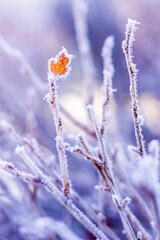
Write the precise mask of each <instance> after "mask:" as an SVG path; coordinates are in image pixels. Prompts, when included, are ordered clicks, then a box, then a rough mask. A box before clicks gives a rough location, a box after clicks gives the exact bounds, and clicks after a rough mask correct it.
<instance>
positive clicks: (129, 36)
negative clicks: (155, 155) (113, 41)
mask: <svg viewBox="0 0 160 240" xmlns="http://www.w3.org/2000/svg"><path fill="white" fill-rule="evenodd" d="M136 24H139V23H138V22H136V21H134V20H131V19H128V24H127V25H126V39H125V40H124V41H123V42H122V48H123V52H124V54H125V58H126V63H127V67H128V72H129V77H130V95H131V104H132V114H133V119H134V127H135V136H136V141H137V148H138V151H139V154H140V156H141V157H143V156H144V155H145V147H144V140H143V135H142V129H141V125H142V124H143V121H142V116H140V114H139V106H138V97H137V84H136V81H137V69H136V64H134V63H133V62H132V58H133V56H132V45H133V41H134V32H135V30H136V29H137V28H136Z"/></svg>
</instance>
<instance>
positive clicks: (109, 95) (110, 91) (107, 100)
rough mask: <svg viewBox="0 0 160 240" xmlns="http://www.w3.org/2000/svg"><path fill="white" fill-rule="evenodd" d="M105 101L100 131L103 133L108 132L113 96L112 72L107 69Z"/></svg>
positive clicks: (104, 91)
mask: <svg viewBox="0 0 160 240" xmlns="http://www.w3.org/2000/svg"><path fill="white" fill-rule="evenodd" d="M103 75H104V80H103V102H102V122H101V129H100V132H101V134H102V135H103V134H104V133H105V132H106V127H107V120H108V109H109V103H110V101H111V99H112V96H113V91H114V90H113V88H112V78H111V73H110V72H109V71H107V70H104V71H103Z"/></svg>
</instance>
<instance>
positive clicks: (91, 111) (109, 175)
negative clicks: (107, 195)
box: [87, 105, 114, 193]
mask: <svg viewBox="0 0 160 240" xmlns="http://www.w3.org/2000/svg"><path fill="white" fill-rule="evenodd" d="M87 109H88V112H89V115H90V118H91V120H92V123H93V127H94V129H95V132H96V136H97V140H98V145H99V148H100V152H101V156H102V161H103V163H104V166H105V170H106V174H107V180H108V185H109V188H110V191H111V193H113V192H114V190H113V189H114V183H113V177H112V173H111V163H110V161H109V158H108V154H107V151H106V146H105V143H104V138H103V136H102V135H101V133H100V126H99V123H98V120H97V118H96V115H95V112H94V109H93V106H92V105H88V107H87Z"/></svg>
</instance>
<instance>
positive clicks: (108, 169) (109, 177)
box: [87, 105, 136, 240]
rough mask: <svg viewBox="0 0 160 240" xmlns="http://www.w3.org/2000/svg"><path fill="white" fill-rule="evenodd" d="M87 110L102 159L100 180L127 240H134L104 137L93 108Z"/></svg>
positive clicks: (90, 106) (89, 107)
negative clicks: (109, 195)
mask: <svg viewBox="0 0 160 240" xmlns="http://www.w3.org/2000/svg"><path fill="white" fill-rule="evenodd" d="M87 108H88V111H89V114H90V117H91V120H92V123H93V126H94V128H95V132H96V134H97V140H98V143H99V148H100V154H101V157H102V160H103V163H104V166H103V170H104V171H103V172H104V177H102V178H103V179H104V182H105V184H106V187H107V188H108V191H109V192H110V193H111V194H112V198H113V202H114V204H115V206H116V207H117V209H118V211H119V214H120V217H121V219H122V223H123V226H124V229H125V232H126V235H127V237H128V239H132V240H135V239H136V237H135V234H134V231H133V229H132V227H131V225H130V222H129V220H128V218H127V214H126V212H125V208H124V207H123V206H122V202H123V201H122V199H121V198H120V196H119V193H118V191H117V187H116V184H115V180H114V176H113V173H112V166H111V162H110V160H109V157H108V154H107V151H106V146H105V143H104V137H103V135H101V133H100V127H99V124H98V120H97V118H96V115H95V112H94V109H93V106H92V105H89V106H88V107H87ZM99 173H100V174H102V171H99Z"/></svg>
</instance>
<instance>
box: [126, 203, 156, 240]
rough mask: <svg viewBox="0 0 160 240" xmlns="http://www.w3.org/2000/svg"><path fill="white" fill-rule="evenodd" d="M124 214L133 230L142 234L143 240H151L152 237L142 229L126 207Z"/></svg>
mask: <svg viewBox="0 0 160 240" xmlns="http://www.w3.org/2000/svg"><path fill="white" fill-rule="evenodd" d="M126 213H127V217H128V219H129V220H130V222H131V223H132V225H133V227H134V229H135V230H136V231H137V232H139V231H140V232H141V233H142V235H143V239H144V240H152V236H151V235H150V234H149V233H148V232H147V231H146V230H145V229H144V227H143V226H142V224H141V223H140V221H139V220H138V219H137V218H136V216H135V215H134V214H133V213H132V211H131V210H130V209H129V208H128V207H126Z"/></svg>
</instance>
